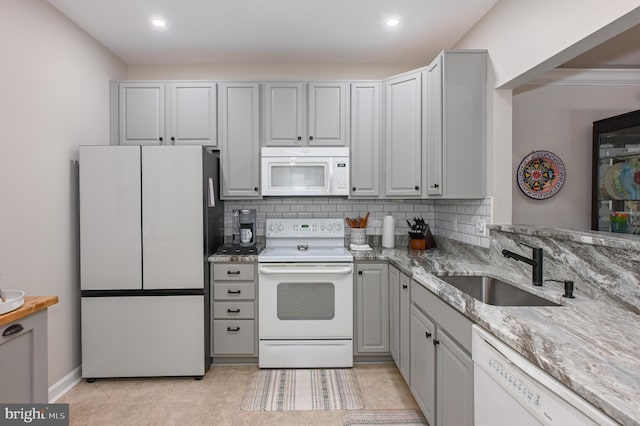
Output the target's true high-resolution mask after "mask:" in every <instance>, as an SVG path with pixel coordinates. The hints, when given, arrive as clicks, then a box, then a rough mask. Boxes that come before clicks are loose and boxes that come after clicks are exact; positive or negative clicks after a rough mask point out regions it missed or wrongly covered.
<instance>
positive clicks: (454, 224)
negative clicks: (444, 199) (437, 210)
mask: <svg viewBox="0 0 640 426" xmlns="http://www.w3.org/2000/svg"><path fill="white" fill-rule="evenodd" d="M453 232H458V216H454V217H453Z"/></svg>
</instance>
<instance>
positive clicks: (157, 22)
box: [151, 18, 167, 28]
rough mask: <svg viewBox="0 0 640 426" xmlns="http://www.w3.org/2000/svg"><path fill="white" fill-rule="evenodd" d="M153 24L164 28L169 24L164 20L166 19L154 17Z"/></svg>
mask: <svg viewBox="0 0 640 426" xmlns="http://www.w3.org/2000/svg"><path fill="white" fill-rule="evenodd" d="M151 25H153V26H154V27H156V28H164V27H166V26H167V23H166V22H165V21H164V19H159V18H153V19H152V20H151Z"/></svg>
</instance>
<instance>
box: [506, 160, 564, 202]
mask: <svg viewBox="0 0 640 426" xmlns="http://www.w3.org/2000/svg"><path fill="white" fill-rule="evenodd" d="M564 176H565V170H564V164H563V163H562V160H561V159H560V157H558V156H557V155H556V154H554V153H553V152H550V151H534V152H532V153H531V154H529V155H527V156H526V157H524V158H523V159H522V161H521V162H520V165H519V166H518V171H517V172H516V178H517V180H518V186H519V187H520V190H521V191H522V192H524V194H525V195H526V196H527V197H530V198H534V199H536V200H544V199H546V198H549V197H553V196H554V195H556V193H557V192H558V191H560V188H562V184H564Z"/></svg>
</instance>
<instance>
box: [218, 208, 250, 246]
mask: <svg viewBox="0 0 640 426" xmlns="http://www.w3.org/2000/svg"><path fill="white" fill-rule="evenodd" d="M231 234H232V235H231V242H230V243H226V244H224V245H222V246H220V247H219V248H218V254H227V255H228V254H257V253H258V248H257V246H256V210H255V209H234V210H233V212H232V222H231Z"/></svg>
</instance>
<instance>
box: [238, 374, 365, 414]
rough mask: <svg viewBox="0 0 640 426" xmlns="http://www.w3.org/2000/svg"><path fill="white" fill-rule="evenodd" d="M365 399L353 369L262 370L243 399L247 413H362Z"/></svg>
mask: <svg viewBox="0 0 640 426" xmlns="http://www.w3.org/2000/svg"><path fill="white" fill-rule="evenodd" d="M362 407H364V399H363V397H362V392H361V391H360V385H359V384H358V379H357V378H356V376H355V373H353V372H352V371H351V370H350V369H341V368H339V369H295V370H284V369H283V370H280V369H274V370H260V371H258V372H256V373H255V374H253V375H252V377H251V379H250V380H249V383H248V385H247V387H246V389H245V392H244V396H243V397H242V405H241V408H242V409H243V410H244V411H292V410H360V409H362Z"/></svg>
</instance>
